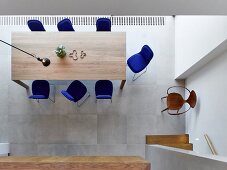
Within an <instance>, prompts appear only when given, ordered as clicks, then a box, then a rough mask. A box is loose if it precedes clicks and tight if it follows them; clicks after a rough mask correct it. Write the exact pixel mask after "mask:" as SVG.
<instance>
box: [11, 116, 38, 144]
mask: <svg viewBox="0 0 227 170" xmlns="http://www.w3.org/2000/svg"><path fill="white" fill-rule="evenodd" d="M37 129H38V116H34V115H32V116H31V115H30V116H29V115H9V116H8V130H9V142H10V143H21V144H23V143H24V144H27V143H30V144H31V143H36V142H37Z"/></svg>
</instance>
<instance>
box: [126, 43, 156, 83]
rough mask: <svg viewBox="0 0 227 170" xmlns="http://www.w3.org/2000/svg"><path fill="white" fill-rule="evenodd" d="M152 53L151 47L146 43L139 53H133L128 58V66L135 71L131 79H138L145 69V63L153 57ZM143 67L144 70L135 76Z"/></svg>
mask: <svg viewBox="0 0 227 170" xmlns="http://www.w3.org/2000/svg"><path fill="white" fill-rule="evenodd" d="M153 55H154V53H153V51H152V50H151V48H150V47H149V46H148V45H144V46H143V47H142V49H141V51H140V52H139V53H137V54H134V55H133V56H131V57H130V58H129V59H128V61H127V64H128V66H129V68H130V69H131V70H132V71H133V72H134V73H135V74H134V76H133V79H132V80H133V81H135V80H136V79H138V78H139V77H140V76H141V75H142V74H144V73H145V72H146V71H147V65H148V64H149V63H150V61H151V59H152V58H153ZM144 69H145V71H144V72H143V73H142V74H140V75H139V76H137V77H136V78H135V75H136V74H137V73H139V72H141V71H142V70H144Z"/></svg>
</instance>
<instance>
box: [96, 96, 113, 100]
mask: <svg viewBox="0 0 227 170" xmlns="http://www.w3.org/2000/svg"><path fill="white" fill-rule="evenodd" d="M96 99H112V96H111V95H97V96H96Z"/></svg>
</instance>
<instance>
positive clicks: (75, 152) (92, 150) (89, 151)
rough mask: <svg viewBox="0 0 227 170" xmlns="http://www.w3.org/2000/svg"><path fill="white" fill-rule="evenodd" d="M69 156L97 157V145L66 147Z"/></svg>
mask: <svg viewBox="0 0 227 170" xmlns="http://www.w3.org/2000/svg"><path fill="white" fill-rule="evenodd" d="M67 155H69V156H97V155H98V154H97V145H73V144H72V145H68V146H67Z"/></svg>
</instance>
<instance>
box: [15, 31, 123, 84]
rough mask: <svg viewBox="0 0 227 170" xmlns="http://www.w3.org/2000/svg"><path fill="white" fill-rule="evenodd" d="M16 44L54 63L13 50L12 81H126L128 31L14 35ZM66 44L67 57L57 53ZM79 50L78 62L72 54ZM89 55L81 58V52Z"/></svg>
mask: <svg viewBox="0 0 227 170" xmlns="http://www.w3.org/2000/svg"><path fill="white" fill-rule="evenodd" d="M11 38H12V42H11V43H12V45H14V46H16V47H18V48H21V49H23V50H25V51H27V52H29V53H32V54H35V55H36V56H37V57H40V58H45V57H46V58H49V59H50V60H51V64H50V65H49V66H48V67H44V66H43V65H42V63H40V62H39V61H37V60H36V59H34V58H32V57H31V56H29V55H27V54H24V53H23V52H21V51H18V50H17V49H14V48H12V61H11V62H12V65H11V70H12V77H11V78H12V80H106V79H107V80H125V79H126V33H125V32H13V33H12V37H11ZM59 45H63V46H64V47H65V49H66V53H67V56H65V57H64V58H59V57H57V55H56V54H55V51H54V50H55V49H56V48H57V46H59ZM73 50H77V56H78V59H77V60H73V58H71V57H69V53H72V52H73ZM81 51H84V52H85V53H86V56H85V57H84V58H83V59H81V58H80V53H81Z"/></svg>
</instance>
